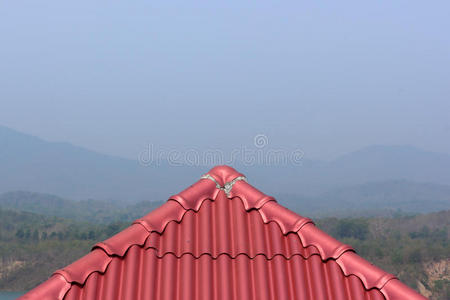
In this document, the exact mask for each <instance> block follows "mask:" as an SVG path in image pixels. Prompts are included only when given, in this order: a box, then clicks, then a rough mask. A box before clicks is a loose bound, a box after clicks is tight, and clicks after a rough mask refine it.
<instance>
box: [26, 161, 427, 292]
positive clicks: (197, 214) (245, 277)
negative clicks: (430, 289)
mask: <svg viewBox="0 0 450 300" xmlns="http://www.w3.org/2000/svg"><path fill="white" fill-rule="evenodd" d="M20 299H39V300H41V299H68V300H71V299H108V300H109V299H161V300H166V299H167V300H168V299H178V300H181V299H205V300H206V299H210V300H212V299H214V300H216V299H217V300H218V299H255V300H256V299H257V300H265V299H267V300H268V299H315V300H320V299H361V300H378V299H388V300H397V299H402V300H403V299H412V300H414V299H425V298H424V297H422V296H420V295H419V294H418V293H416V292H415V291H414V290H412V289H410V288H409V287H407V286H406V285H404V284H402V283H401V282H400V281H399V280H398V279H396V278H395V276H393V275H391V274H388V273H386V272H384V271H383V270H380V269H379V268H377V267H375V266H373V265H372V264H370V263H369V262H367V261H365V260H364V259H362V258H361V257H359V256H358V255H357V254H356V253H355V252H354V251H353V249H352V248H351V247H350V246H348V245H345V244H342V243H341V242H339V241H337V240H335V239H334V238H332V237H330V236H329V235H327V234H326V233H324V232H323V231H321V230H320V229H318V228H317V227H316V226H315V225H314V223H313V222H312V221H311V220H310V219H308V218H304V217H302V216H299V215H297V214H295V213H294V212H292V211H290V210H288V209H286V208H284V207H283V206H281V205H279V204H278V203H277V202H276V201H275V199H274V198H273V197H270V196H267V195H265V194H263V193H262V192H260V191H259V190H257V189H255V188H254V187H252V186H251V185H249V184H248V183H247V182H246V180H245V177H244V176H243V175H242V174H239V173H238V172H236V171H235V170H234V169H232V168H230V167H227V166H219V167H215V168H213V169H212V170H211V171H210V172H209V173H208V174H207V175H206V176H203V177H202V179H200V180H199V181H198V182H197V183H195V184H194V185H192V186H190V187H189V188H187V189H186V190H184V191H182V192H181V193H179V194H177V195H174V196H172V197H171V198H170V199H169V200H168V201H167V202H166V203H165V204H164V205H162V206H161V207H159V208H158V209H156V210H154V211H152V212H151V213H149V214H148V215H146V216H144V217H142V218H141V219H138V220H136V221H135V222H134V223H133V225H131V226H130V227H128V228H127V229H125V230H124V231H122V232H120V233H118V234H117V235H115V236H113V237H111V238H110V239H108V240H106V241H104V242H100V243H98V244H96V245H95V246H94V247H93V250H92V252H90V253H89V254H88V255H86V256H84V257H82V258H81V259H79V260H78V261H76V262H74V263H73V264H71V265H69V266H67V267H65V268H63V269H61V270H58V271H56V272H55V273H54V274H53V276H51V277H50V279H49V280H47V281H46V282H44V283H43V284H41V285H39V286H38V287H36V288H35V289H33V290H31V291H30V292H29V293H27V294H26V295H24V296H23V297H21V298H20Z"/></svg>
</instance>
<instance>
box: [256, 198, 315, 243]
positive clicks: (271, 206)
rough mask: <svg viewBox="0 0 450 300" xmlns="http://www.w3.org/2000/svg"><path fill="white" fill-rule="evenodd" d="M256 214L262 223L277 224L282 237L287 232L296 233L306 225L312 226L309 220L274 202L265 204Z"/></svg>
mask: <svg viewBox="0 0 450 300" xmlns="http://www.w3.org/2000/svg"><path fill="white" fill-rule="evenodd" d="M258 212H259V213H260V214H261V217H262V218H263V220H264V223H269V222H275V223H277V224H278V225H279V226H280V229H281V231H282V232H283V234H284V235H286V234H288V233H289V232H298V231H299V230H300V229H301V228H302V227H303V226H305V225H306V224H308V223H312V224H314V222H313V221H312V220H311V219H309V218H305V217H302V216H300V215H298V214H296V213H295V212H293V211H292V210H290V209H288V208H286V207H284V206H282V205H280V204H278V203H277V202H275V201H270V202H266V203H265V204H264V205H263V206H262V207H261V208H260V209H258Z"/></svg>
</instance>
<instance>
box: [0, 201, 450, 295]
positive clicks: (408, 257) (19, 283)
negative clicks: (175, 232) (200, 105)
mask: <svg viewBox="0 0 450 300" xmlns="http://www.w3.org/2000/svg"><path fill="white" fill-rule="evenodd" d="M154 205H155V203H151V204H148V203H146V202H143V203H141V204H139V205H136V206H135V208H133V209H131V208H130V207H127V208H125V207H124V208H121V209H119V208H114V209H115V212H111V211H109V212H108V213H106V212H104V214H103V216H104V219H102V220H105V219H111V220H114V221H113V222H110V223H105V222H99V221H98V220H95V221H96V222H92V223H89V222H86V221H85V220H86V219H87V217H86V216H84V217H83V216H79V217H78V220H76V218H72V219H69V218H64V219H63V218H58V217H54V216H48V215H47V216H45V215H42V214H35V213H30V212H20V211H17V210H16V211H13V210H5V209H0V255H1V260H0V290H17V291H19V290H28V289H30V288H32V287H34V286H35V285H37V284H38V283H40V282H42V281H43V280H45V279H46V278H48V277H49V276H50V275H51V274H52V272H53V271H54V270H56V269H59V268H61V267H64V266H65V265H68V264H70V263H72V262H73V261H74V260H76V259H78V258H79V257H81V256H83V255H85V254H86V253H88V252H89V250H90V249H91V247H92V246H93V245H94V244H95V243H96V242H98V241H100V240H104V239H106V238H108V237H110V236H111V235H113V234H115V233H116V232H119V231H121V230H123V229H124V228H125V227H127V226H129V224H130V221H131V220H133V219H134V218H137V217H138V216H140V215H143V214H145V212H146V211H150V210H151V209H153V207H149V206H154ZM40 209H41V210H42V212H43V213H45V209H44V208H42V207H41V208H40ZM51 209H52V210H53V211H55V208H51V207H48V210H51ZM47 213H48V212H47ZM72 213H73V212H72ZM79 214H80V215H81V214H82V211H81V210H79ZM86 214H90V213H86ZM80 220H81V221H80ZM316 225H317V226H318V227H320V228H322V229H323V230H324V231H326V232H328V233H329V234H330V235H332V236H334V237H336V238H337V239H339V240H341V241H342V242H344V243H347V244H349V245H352V246H353V247H354V248H355V249H356V251H357V253H358V254H360V255H361V256H362V257H364V258H366V259H367V260H369V261H370V262H372V263H374V264H375V265H377V266H379V267H381V268H383V269H385V270H386V271H388V272H391V273H393V274H395V275H397V276H398V277H399V278H400V279H401V280H402V281H403V282H405V283H406V284H408V285H409V286H411V287H413V288H415V289H417V290H419V291H420V292H422V293H424V294H425V295H427V296H428V297H430V298H431V299H450V288H449V286H450V285H449V274H448V270H449V268H450V266H449V253H450V244H449V234H450V233H449V227H450V211H442V212H438V213H431V214H424V215H417V216H402V217H394V218H344V219H338V218H323V219H319V220H316Z"/></svg>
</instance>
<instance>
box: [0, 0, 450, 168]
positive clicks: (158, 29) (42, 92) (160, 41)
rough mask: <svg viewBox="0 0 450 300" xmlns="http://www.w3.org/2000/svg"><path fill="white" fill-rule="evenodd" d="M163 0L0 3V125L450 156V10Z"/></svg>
mask: <svg viewBox="0 0 450 300" xmlns="http://www.w3.org/2000/svg"><path fill="white" fill-rule="evenodd" d="M154 2H155V1H140V0H139V1H127V2H125V1H122V2H121V3H118V2H114V3H112V1H81V0H80V1H71V2H67V1H2V2H0V125H5V126H8V127H11V128H14V129H17V130H20V131H23V132H26V133H30V134H33V135H37V136H39V137H42V138H45V139H47V140H52V141H68V142H71V143H73V144H77V145H80V146H84V147H87V148H89V149H93V150H97V151H100V152H104V153H108V154H113V155H119V156H124V157H129V158H136V157H137V155H138V154H139V153H140V152H141V151H142V149H143V148H144V147H145V146H146V144H147V143H152V144H154V145H159V146H161V147H169V148H170V147H173V148H179V147H198V148H199V149H204V148H218V149H222V150H225V151H228V150H230V149H233V148H235V147H239V146H241V145H251V144H252V142H253V137H254V136H255V135H256V134H261V133H262V134H265V135H267V136H268V138H269V143H270V145H272V146H273V147H276V148H301V149H302V150H303V151H304V153H305V155H306V156H307V157H310V158H321V159H331V158H333V157H336V156H337V155H340V154H343V153H346V152H349V151H353V150H356V149H358V148H361V147H364V146H367V145H372V144H409V145H414V146H417V147H420V148H423V149H426V150H431V151H436V152H444V153H450V33H449V29H450V18H448V15H449V11H450V3H449V2H448V1H432V2H429V1H388V0H382V1H338V2H336V3H328V2H327V3H323V2H321V3H320V2H317V1H282V3H281V2H279V1H258V2H247V1H227V3H221V4H219V3H217V1H200V2H198V1H189V2H190V3H188V1H170V3H167V1H165V2H164V3H163V2H162V1H161V2H160V3H154Z"/></svg>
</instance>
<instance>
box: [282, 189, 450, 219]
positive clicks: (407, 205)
mask: <svg viewBox="0 0 450 300" xmlns="http://www.w3.org/2000/svg"><path fill="white" fill-rule="evenodd" d="M280 199H282V200H280V202H282V203H283V204H285V205H286V206H288V207H289V208H291V209H293V210H295V211H297V212H299V213H300V214H303V215H307V216H313V217H323V216H341V217H355V216H388V215H391V216H393V215H398V214H407V215H411V214H417V213H429V212H436V211H440V210H449V209H450V186H448V185H441V184H434V183H417V182H412V181H406V180H386V181H377V182H367V183H363V184H357V185H351V186H345V187H339V188H334V189H330V190H327V191H325V192H323V193H321V194H318V195H314V196H298V195H284V196H282V197H281V198H280Z"/></svg>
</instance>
